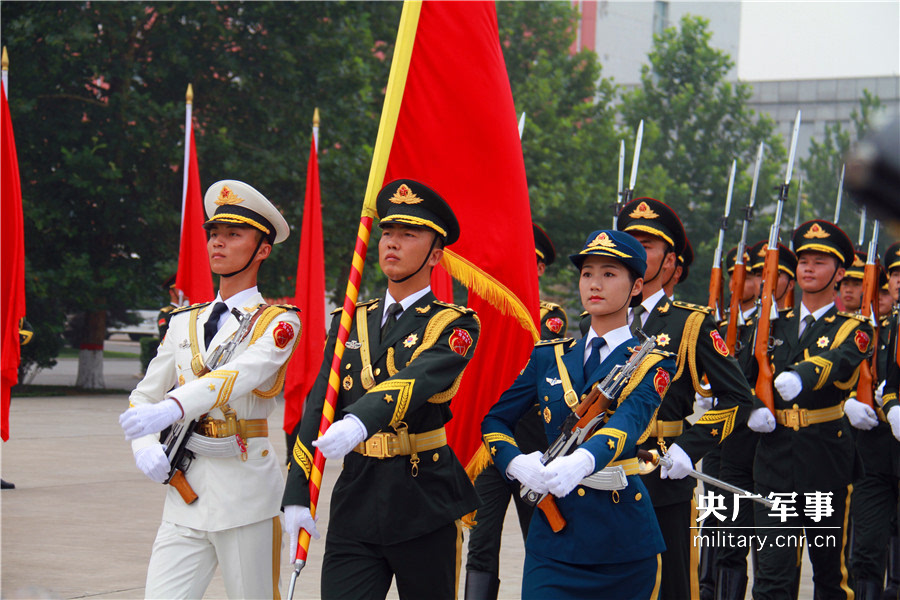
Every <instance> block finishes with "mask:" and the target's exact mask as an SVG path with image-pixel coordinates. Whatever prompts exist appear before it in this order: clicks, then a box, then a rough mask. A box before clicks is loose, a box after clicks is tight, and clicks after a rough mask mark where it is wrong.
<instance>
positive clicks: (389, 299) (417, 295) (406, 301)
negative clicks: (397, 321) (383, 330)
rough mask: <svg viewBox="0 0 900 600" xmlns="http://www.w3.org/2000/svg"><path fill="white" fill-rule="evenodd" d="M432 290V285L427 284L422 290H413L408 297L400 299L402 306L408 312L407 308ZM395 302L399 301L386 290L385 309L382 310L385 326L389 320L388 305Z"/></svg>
mask: <svg viewBox="0 0 900 600" xmlns="http://www.w3.org/2000/svg"><path fill="white" fill-rule="evenodd" d="M430 291H431V286H430V285H428V286H425V287H424V288H422V289H421V290H419V291H418V292H413V293H412V294H410V295H409V296H407V297H406V298H404V299H403V300H400V306H402V307H403V311H404V312H406V310H407V309H408V308H409V307H410V306H412V305H413V304H415V303H416V302H418V301H419V299H420V298H421V297H422V296H424V295H425V294H427V293H429V292H430ZM394 302H397V301H396V300H394V297H393V296H391V293H390V292H387V291H386V292H385V293H384V310H382V311H381V325H382V327H383V326H384V322H385V321H387V309H388V307H389V306H390V305H391V304H393V303H394Z"/></svg>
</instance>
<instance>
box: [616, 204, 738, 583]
mask: <svg viewBox="0 0 900 600" xmlns="http://www.w3.org/2000/svg"><path fill="white" fill-rule="evenodd" d="M618 223H619V228H620V229H621V230H622V231H626V232H628V233H630V234H632V235H633V236H634V237H636V238H637V239H638V241H640V242H641V244H642V245H643V247H644V249H645V250H646V252H647V270H646V276H645V279H644V300H643V302H642V303H641V304H640V305H638V306H636V307H635V308H633V309H632V311H631V315H630V317H629V323H630V325H631V327H632V328H634V329H636V328H638V327H640V328H641V329H643V330H644V332H645V333H646V334H647V335H655V336H656V338H657V344H658V346H659V347H660V349H661V350H667V351H670V352H673V353H677V357H678V358H677V362H678V366H677V373H676V374H675V376H674V378H673V381H672V385H671V387H670V388H669V391H668V393H667V394H666V397H665V398H664V399H663V402H662V405H661V406H660V408H659V412H658V413H657V415H656V418H655V419H654V421H653V422H652V423H651V425H650V436H649V439H648V440H647V441H646V442H645V443H644V444H642V446H641V447H642V448H643V449H645V450H650V449H654V448H655V449H657V450H659V451H661V452H668V454H669V456H670V457H671V458H672V459H673V461H674V465H673V467H672V469H665V468H663V469H660V470H658V471H654V472H652V473H650V474H648V475H645V476H644V477H643V480H644V483H645V485H646V486H647V489H648V491H649V493H650V498H651V499H652V501H653V507H654V510H655V512H656V516H657V519H658V520H659V525H660V529H661V530H662V533H663V538H664V539H665V542H666V551H665V552H664V553H663V555H662V581H661V587H660V597H661V598H666V599H669V600H672V599H680V598H696V597H697V596H698V595H699V588H698V584H697V558H696V556H697V552H696V550H697V548H696V546H695V545H694V544H693V543H692V540H691V530H690V527H691V526H692V525H694V524H695V521H694V520H693V518H692V512H693V509H692V500H693V496H694V486H695V480H694V479H693V478H689V477H687V474H688V473H689V471H690V469H691V468H692V467H693V464H694V463H696V462H697V461H699V460H700V459H701V458H702V457H703V456H704V455H705V454H706V453H707V452H708V451H709V450H710V449H712V448H714V447H715V446H717V445H718V444H720V443H721V442H722V440H724V439H726V438H727V437H728V436H729V435H731V433H732V431H734V430H735V429H736V428H737V427H741V426H742V425H743V423H745V422H746V420H747V416H748V414H749V413H750V411H751V410H752V408H753V402H754V400H753V397H752V395H751V393H750V389H749V387H748V386H747V381H746V378H745V377H744V374H743V373H741V370H740V368H739V367H738V364H737V362H736V361H735V360H734V357H732V356H730V355H729V352H728V349H727V348H726V347H725V342H724V340H722V337H721V335H719V332H718V330H717V329H716V324H715V322H714V321H713V318H712V315H711V312H712V311H711V310H710V309H709V308H707V307H705V306H697V305H694V304H688V303H685V302H678V301H672V300H670V299H669V298H668V297H667V296H666V294H665V290H664V289H663V287H662V286H663V284H664V283H665V282H666V281H668V280H669V278H670V277H671V276H672V273H673V271H674V269H675V268H676V264H677V261H678V259H677V257H678V256H679V255H680V254H682V253H683V252H684V247H685V245H686V243H687V242H686V239H687V236H686V235H685V232H684V227H683V226H682V225H681V221H680V220H679V219H678V216H677V215H676V214H675V212H674V211H673V210H672V209H671V208H670V207H668V206H667V205H665V204H664V203H662V202H659V201H658V200H654V199H652V198H638V199H636V200H633V201H631V202H629V203H628V204H626V205H625V206H624V207H623V208H622V211H621V212H620V213H619V217H618ZM704 374H706V376H707V378H708V379H709V383H710V385H711V389H710V390H709V391H707V390H705V389H704V388H703V387H702V385H701V378H702V377H703V375H704ZM695 392H700V393H701V394H703V395H706V396H709V395H713V396H716V397H717V398H718V405H717V406H716V408H714V409H712V410H708V411H706V412H705V413H704V415H703V416H702V417H701V418H700V419H699V420H697V422H696V423H695V424H694V425H693V426H691V425H690V424H689V423H688V422H687V420H686V418H687V417H688V416H690V415H691V414H693V412H694V394H695Z"/></svg>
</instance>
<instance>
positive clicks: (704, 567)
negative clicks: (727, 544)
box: [699, 546, 716, 600]
mask: <svg viewBox="0 0 900 600" xmlns="http://www.w3.org/2000/svg"><path fill="white" fill-rule="evenodd" d="M715 562H716V549H715V548H710V547H709V546H703V547H702V548H701V549H700V565H699V571H700V573H699V576H700V600H713V598H715V597H716V569H715Z"/></svg>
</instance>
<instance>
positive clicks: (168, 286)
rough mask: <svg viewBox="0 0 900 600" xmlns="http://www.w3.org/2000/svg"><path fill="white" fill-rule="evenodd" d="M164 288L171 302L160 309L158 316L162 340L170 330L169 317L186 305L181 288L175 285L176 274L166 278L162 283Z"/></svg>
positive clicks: (158, 326)
mask: <svg viewBox="0 0 900 600" xmlns="http://www.w3.org/2000/svg"><path fill="white" fill-rule="evenodd" d="M162 288H163V290H165V292H166V293H167V294H169V304H167V305H166V306H163V307H162V308H161V309H159V314H158V315H157V317H156V326H157V328H158V329H159V339H160V341H162V339H163V338H164V337H166V331H168V330H169V319H171V318H172V311H173V310H175V309H176V308H180V307H182V306H184V305H185V302H184V297H183V294H182V293H181V290H179V289H178V288H177V287H175V275H172V276H171V277H169V278H168V279H166V280H165V281H164V282H163V284H162Z"/></svg>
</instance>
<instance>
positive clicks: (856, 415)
mask: <svg viewBox="0 0 900 600" xmlns="http://www.w3.org/2000/svg"><path fill="white" fill-rule="evenodd" d="M895 246H896V247H898V248H900V244H895V245H894V246H891V247H890V248H889V249H888V255H890V253H891V250H894V248H895ZM859 254H860V253H859V252H857V259H859V256H858V255H859ZM862 266H863V267H864V266H865V262H864V261H863V265H862ZM895 268H896V269H900V260H898V261H897V262H896V266H895ZM847 272H848V273H851V272H852V276H855V277H858V278H859V279H860V280H862V272H863V271H862V269H860V268H859V267H858V265H857V264H856V261H854V265H853V266H852V267H851V268H850V269H847ZM845 277H846V275H845ZM886 284H887V275H886V274H885V273H884V271H881V278H880V281H879V288H881V287H883V286H884V285H886ZM843 287H844V286H843V283H842V284H841V289H842V291H843ZM879 291H880V290H879ZM879 295H880V294H879ZM844 302H845V304H846V300H845V301H844ZM879 309H880V315H881V317H882V319H881V322H880V328H879V332H878V356H877V364H876V368H875V373H876V376H877V377H878V379H879V380H880V385H879V392H881V393H879V394H876V398H875V400H876V402H877V401H878V400H879V399H880V397H881V395H882V394H883V391H882V390H883V387H882V386H883V385H884V380H885V375H886V373H887V369H888V363H889V361H890V359H891V356H890V350H889V348H890V344H891V334H892V333H893V332H894V330H895V328H896V319H897V315H896V312H893V311H891V310H890V309H891V306H890V304H888V306H887V307H883V306H879ZM844 413H845V414H846V415H847V419H848V420H849V421H850V424H851V425H853V426H854V427H855V428H857V429H858V431H857V434H856V448H857V450H858V451H859V454H860V456H861V458H862V462H863V466H864V468H865V476H864V477H863V478H862V479H860V480H859V481H858V482H856V483H855V484H854V485H853V505H852V507H851V511H850V516H851V518H852V519H853V547H852V549H851V552H850V578H851V583H852V587H853V591H854V592H855V593H856V598H857V600H871V599H879V600H880V598H881V597H882V594H883V592H884V587H885V586H884V574H885V562H886V559H887V556H888V554H889V552H888V548H889V546H894V545H895V544H896V530H897V502H898V485H900V479H898V477H897V464H898V459H900V444H897V442H896V440H894V436H893V435H891V427H890V425H888V423H887V419H886V418H885V415H884V412H883V411H882V408H881V407H880V406H878V405H877V404H876V406H875V408H874V410H873V409H872V408H869V407H868V406H866V405H863V404H862V403H861V402H858V401H857V400H856V391H855V390H854V391H853V392H851V394H850V398H849V399H848V400H847V402H846V403H845V404H844ZM892 534H893V535H892ZM892 537H893V538H895V539H894V540H892V539H891V538H892ZM894 552H896V548H894ZM887 597H890V596H887ZM894 597H896V590H895V592H894Z"/></svg>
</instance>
